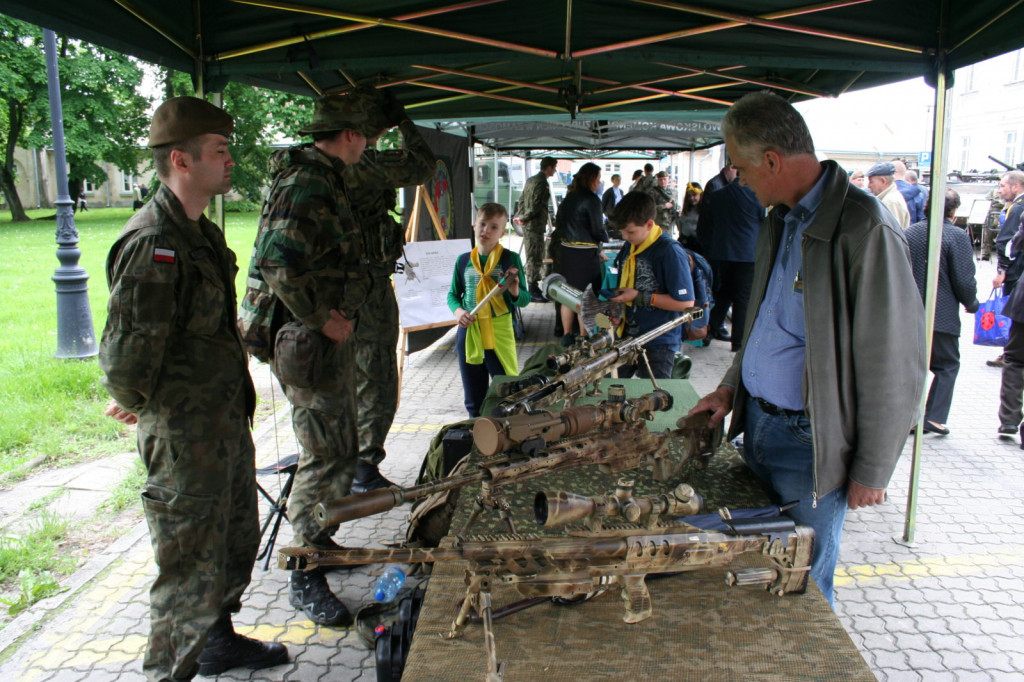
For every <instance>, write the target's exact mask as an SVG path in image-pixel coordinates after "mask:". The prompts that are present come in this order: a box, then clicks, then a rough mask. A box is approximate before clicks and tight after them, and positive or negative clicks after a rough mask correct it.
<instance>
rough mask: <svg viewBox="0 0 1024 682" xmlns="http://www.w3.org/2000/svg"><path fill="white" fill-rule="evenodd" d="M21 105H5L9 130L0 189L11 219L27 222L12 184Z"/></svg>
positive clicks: (17, 221)
mask: <svg viewBox="0 0 1024 682" xmlns="http://www.w3.org/2000/svg"><path fill="white" fill-rule="evenodd" d="M22 114H23V107H22V105H21V103H20V102H16V101H15V100H11V101H10V102H8V106H7V118H8V123H9V124H10V130H9V131H8V135H7V146H6V148H5V149H4V163H3V166H2V167H0V190H2V191H3V193H4V198H5V199H6V200H7V206H8V207H9V208H10V209H11V220H12V221H14V222H16V223H24V222H28V220H29V217H28V214H27V213H25V208H24V207H23V206H22V205H21V197H19V196H18V190H17V189H16V188H15V186H14V148H15V146H16V145H17V144H18V137H19V136H20V135H21V121H22Z"/></svg>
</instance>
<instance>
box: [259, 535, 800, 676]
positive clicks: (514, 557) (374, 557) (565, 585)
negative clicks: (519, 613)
mask: <svg viewBox="0 0 1024 682" xmlns="http://www.w3.org/2000/svg"><path fill="white" fill-rule="evenodd" d="M582 533H583V535H582V537H542V536H539V535H531V534H523V535H494V536H480V537H468V538H464V537H461V536H454V537H452V538H449V540H450V541H451V543H450V546H443V547H439V548H437V549H412V548H407V549H346V550H317V549H311V548H308V547H286V548H284V549H282V550H281V551H280V554H279V555H278V566H279V567H280V568H283V569H287V570H300V571H301V570H312V569H315V568H318V567H321V566H356V565H360V564H368V563H402V564H406V563H420V562H428V563H436V562H441V561H463V562H465V563H466V584H467V586H468V587H467V589H466V595H465V598H464V599H463V601H462V607H461V608H460V609H459V613H458V615H457V616H456V617H455V620H454V621H453V622H452V627H451V630H450V631H449V632H448V634H447V636H448V638H455V637H459V636H460V635H461V634H462V633H463V631H464V630H465V627H466V621H467V619H468V617H469V613H470V609H471V608H475V609H476V611H477V613H479V614H480V616H481V617H482V620H483V626H484V648H485V650H486V654H487V676H486V678H485V679H486V680H487V681H488V682H492V681H495V680H500V679H501V668H500V666H499V665H498V661H497V652H496V648H495V641H494V631H493V624H492V620H491V614H492V604H491V586H492V584H494V583H496V582H500V583H505V584H509V585H512V586H514V587H515V589H516V590H517V591H518V592H519V593H520V594H522V595H524V596H526V597H561V598H578V597H584V596H587V595H591V594H594V593H599V592H602V591H605V590H607V589H610V588H612V587H613V586H615V585H618V586H619V587H620V588H621V594H622V598H623V601H624V602H625V609H626V613H625V615H624V616H623V621H625V622H626V623H639V622H640V621H642V620H645V619H646V618H648V617H650V615H651V613H652V606H651V596H650V593H649V592H648V590H647V584H646V583H645V582H644V579H645V578H646V577H647V576H648V575H650V574H653V573H674V572H682V571H694V570H699V569H703V568H710V567H718V566H725V565H727V564H729V563H731V562H732V561H733V559H735V558H736V557H737V556H739V555H740V554H743V553H758V554H761V555H762V556H764V557H766V558H767V566H765V567H764V568H751V569H740V570H737V571H733V572H731V573H730V574H729V576H728V577H727V582H728V583H729V584H730V585H741V584H742V585H763V586H764V587H765V588H766V589H768V590H769V591H771V592H773V593H775V594H778V595H783V594H789V593H799V592H803V591H804V589H805V588H806V585H807V574H808V571H809V568H810V563H811V550H812V547H813V545H814V531H813V530H811V529H810V528H805V527H803V526H796V525H794V524H793V522H792V521H791V520H789V519H784V518H780V520H779V522H778V523H777V524H775V526H774V527H773V530H772V532H770V533H764V534H749V535H727V534H725V533H714V532H705V531H702V530H699V529H697V528H695V527H693V526H688V525H685V524H684V525H676V526H668V527H661V528H640V527H637V526H631V525H629V526H621V527H616V528H605V529H604V530H602V531H601V532H600V533H594V532H590V531H582Z"/></svg>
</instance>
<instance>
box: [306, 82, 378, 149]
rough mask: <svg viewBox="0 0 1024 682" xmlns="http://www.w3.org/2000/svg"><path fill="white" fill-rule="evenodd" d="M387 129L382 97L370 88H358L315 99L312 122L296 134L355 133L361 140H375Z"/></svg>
mask: <svg viewBox="0 0 1024 682" xmlns="http://www.w3.org/2000/svg"><path fill="white" fill-rule="evenodd" d="M390 127H391V123H390V122H389V121H388V119H387V117H386V116H385V115H384V111H383V98H382V97H381V95H380V94H379V93H378V92H377V91H376V90H374V89H373V88H366V87H359V88H356V89H355V90H353V91H352V92H351V93H349V94H347V95H327V96H326V97H321V98H320V99H318V100H317V101H316V107H315V108H314V109H313V121H312V122H311V123H310V124H309V125H307V126H306V127H304V128H303V129H302V130H300V131H299V135H312V134H313V133H325V132H332V131H335V130H354V131H356V132H357V133H359V134H360V135H363V136H364V137H375V136H377V135H379V134H380V133H381V132H383V131H385V130H387V129H388V128H390Z"/></svg>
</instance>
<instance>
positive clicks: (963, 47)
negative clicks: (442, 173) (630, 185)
mask: <svg viewBox="0 0 1024 682" xmlns="http://www.w3.org/2000/svg"><path fill="white" fill-rule="evenodd" d="M3 11H4V12H5V13H7V14H10V15H12V16H15V17H18V18H21V19H25V20H28V21H31V22H33V23H36V24H39V25H41V26H44V27H47V28H52V29H54V30H56V31H58V32H62V33H67V34H69V35H73V36H76V37H79V38H83V39H85V40H89V41H92V42H95V43H97V44H100V45H104V46H106V47H110V48H113V49H116V50H119V51H122V52H125V53H128V54H132V55H136V56H138V57H141V58H143V59H146V60H149V61H152V62H155V63H158V64H161V65H164V66H167V67H171V68H174V69H177V70H181V71H186V72H191V73H196V74H197V77H198V78H199V80H200V81H201V83H202V85H203V89H204V90H205V91H207V92H215V91H217V90H218V89H219V87H220V86H221V84H222V83H223V82H224V81H225V79H232V80H238V81H242V82H247V83H252V84H254V85H260V86H263V87H268V88H273V89H277V90H283V91H288V92H295V93H302V94H308V95H320V94H324V93H328V92H337V91H343V90H345V89H347V88H349V87H350V86H351V84H352V83H354V82H356V83H371V84H374V85H378V86H387V87H392V88H394V89H395V90H396V94H397V95H398V96H399V98H400V99H401V100H402V101H403V102H406V103H407V106H408V107H409V109H410V110H411V111H412V112H413V113H414V115H415V117H416V118H417V119H418V120H420V121H475V122H481V121H487V120H496V119H497V120H510V119H512V120H515V119H522V118H524V117H525V118H534V117H547V118H552V119H554V120H564V119H568V118H571V117H576V118H587V119H594V118H601V119H619V120H636V119H637V118H641V119H651V120H653V119H660V120H675V119H678V118H679V117H680V112H681V111H707V110H712V111H714V110H721V109H722V108H724V107H727V106H728V105H729V104H730V103H731V102H733V101H735V100H736V99H738V98H739V97H741V96H742V95H744V94H745V93H747V92H750V91H751V90H760V89H764V88H771V89H773V90H775V91H776V92H778V93H780V94H785V95H787V96H790V97H793V98H796V99H804V98H809V97H819V96H834V95H838V94H840V93H842V92H845V91H847V90H849V89H859V88H865V87H870V86H875V85H880V84H883V83H889V82H893V81H899V80H904V79H907V78H913V77H915V76H922V75H924V76H929V75H931V74H933V73H934V72H935V70H936V69H937V68H942V69H947V70H951V69H955V68H958V67H961V66H965V65H967V64H971V63H973V62H976V61H979V60H981V59H984V58H986V57H988V56H992V55H996V54H1000V53H1002V52H1006V51H1009V50H1011V49H1015V48H1017V47H1020V46H1021V45H1022V44H1024V37H1022V32H1021V30H1020V27H1021V26H1022V25H1024V7H1022V6H1021V2H1020V1H1019V0H1016V1H1014V0H1010V1H1007V0H1001V1H1000V2H994V1H992V0H973V1H971V2H967V1H964V0H917V1H913V0H909V1H908V0H838V1H835V0H834V1H832V2H823V3H817V4H807V5H801V4H800V3H799V2H794V1H792V0H790V1H786V0H732V1H729V2H724V1H722V0H702V1H701V2H700V3H699V4H686V3H679V2H669V1H665V0H586V1H583V0H575V1H574V0H564V1H562V2H558V1H557V0H540V1H537V0H533V1H528V0H469V1H467V2H436V1H430V0H418V1H417V0H399V1H394V0H391V1H389V0H372V1H370V0H362V1H346V2H341V1H340V0H308V1H307V2H303V3H288V2H279V1H277V0H78V1H77V2H66V1H65V0H6V2H4V9H3Z"/></svg>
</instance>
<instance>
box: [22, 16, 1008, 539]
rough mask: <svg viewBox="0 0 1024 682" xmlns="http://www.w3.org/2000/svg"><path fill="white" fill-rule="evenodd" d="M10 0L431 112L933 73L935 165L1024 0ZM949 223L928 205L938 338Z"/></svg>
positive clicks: (176, 49) (602, 109)
mask: <svg viewBox="0 0 1024 682" xmlns="http://www.w3.org/2000/svg"><path fill="white" fill-rule="evenodd" d="M3 12H4V13H6V14H9V15H11V16H14V17H17V18H20V19H24V20H27V21H30V22H33V23H35V24H38V25H40V26H43V27H46V28H52V29H54V30H56V31H59V32H61V33H66V34H68V35H72V36H75V37H78V38H82V39H85V40H89V41H91V42H94V43H97V44H99V45H103V46H105V47H109V48H112V49H115V50H118V51H121V52H125V53H127V54H132V55H135V56H137V57H140V58H142V59H146V60H148V61H152V62H155V63H157V64H161V65H163V66H167V67H171V68H174V69H178V70H181V71H186V72H189V73H192V74H193V76H194V79H195V81H196V84H197V86H198V89H199V90H200V92H204V93H215V92H217V91H218V90H219V89H220V88H222V87H223V84H224V83H226V82H227V81H228V80H237V81H241V82H246V83H251V84H254V85H259V86H263V87H267V88H273V89H278V90H283V91H287V92H294V93H302V94H308V95H322V94H325V93H330V92H343V91H346V90H348V89H349V88H351V87H352V86H353V85H355V84H364V83H365V84H371V85H374V86H377V87H389V88H393V89H395V92H396V94H397V96H398V97H399V99H401V101H402V102H404V103H405V104H406V107H407V109H408V110H409V111H410V113H411V115H412V116H413V117H414V118H415V119H416V120H417V121H418V122H419V123H421V124H429V123H436V124H440V123H450V122H463V123H465V124H467V125H483V124H484V123H488V122H493V121H518V120H524V119H525V120H532V119H539V120H547V121H559V122H563V123H564V122H567V121H575V120H582V121H595V120H608V121H611V120H618V121H679V120H685V119H687V118H688V117H693V116H694V115H699V116H702V117H707V118H709V119H711V120H716V119H717V118H719V117H720V115H721V113H722V111H723V110H724V109H725V108H726V107H728V106H729V105H730V104H731V103H732V102H734V101H736V100H737V99H739V98H740V97H742V96H743V95H744V94H746V93H748V92H751V91H756V90H763V89H771V90H773V91H775V92H776V93H778V94H780V95H783V96H785V97H788V98H790V99H792V100H801V99H806V98H811V97H829V96H836V95H839V94H841V93H843V92H846V91H848V90H851V89H861V88H866V87H871V86H876V85H881V84H885V83H891V82H896V81H901V80H906V79H909V78H914V77H917V76H924V77H925V79H926V80H927V81H928V82H929V83H931V84H932V85H933V86H935V88H936V98H935V108H934V111H935V125H934V130H935V135H934V142H933V148H932V164H933V167H934V168H936V169H941V168H942V167H943V165H944V158H945V156H946V149H945V146H946V145H945V138H946V137H947V136H948V124H947V118H946V110H947V106H946V100H947V89H948V87H949V85H950V74H951V73H952V71H953V70H954V69H956V68H959V67H962V66H967V65H969V64H972V63H975V62H978V61H981V60H983V59H986V58H988V57H991V56H995V55H998V54H1002V53H1004V52H1008V51H1010V50H1013V49H1017V48H1020V47H1022V46H1024V30H1022V29H1021V27H1022V26H1024V0H998V1H997V0H969V1H968V0H833V1H826V2H821V3H817V4H806V5H805V4H801V3H799V2H797V1H786V0H729V1H726V0H700V2H699V4H687V3H681V2H671V1H668V0H586V1H584V0H564V1H563V2H558V1H556V0H468V1H465V2H434V1H431V0H372V1H371V0H359V1H346V2H342V1H341V0H307V1H306V2H304V3H302V4H298V3H286V2H280V1H278V0H77V1H75V2H67V0H5V2H4V6H3ZM622 143H623V145H624V146H625V147H632V146H633V145H631V144H630V143H629V142H628V141H625V140H623V142H622ZM519 144H521V145H523V148H526V147H527V146H528V145H529V144H530V142H529V140H528V139H527V140H525V141H521V142H520V143H519ZM535 148H536V147H535ZM933 177H934V180H935V182H934V184H933V186H932V193H931V197H932V201H931V206H930V211H931V215H932V216H935V217H939V216H941V215H942V202H943V196H944V185H945V178H944V175H943V174H942V173H939V172H937V173H935V174H933ZM940 230H941V220H940V219H937V220H933V221H932V234H931V248H930V263H929V271H928V281H929V286H928V289H927V292H926V302H925V308H926V311H927V318H928V320H929V339H930V337H931V334H930V331H931V326H930V325H931V319H932V314H933V312H934V305H935V304H934V301H935V289H936V281H937V266H936V262H937V259H938V254H939V248H940V244H939V239H938V235H939V231H940ZM922 406H923V398H922ZM917 443H918V445H916V446H915V453H914V467H913V473H912V482H911V495H910V500H909V501H908V514H907V527H906V532H905V539H907V540H910V539H912V536H913V526H914V520H913V516H914V514H913V510H914V507H915V498H916V487H917V472H918V468H919V467H918V463H919V459H920V445H919V443H920V438H918V439H917Z"/></svg>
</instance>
